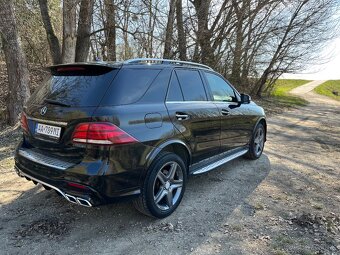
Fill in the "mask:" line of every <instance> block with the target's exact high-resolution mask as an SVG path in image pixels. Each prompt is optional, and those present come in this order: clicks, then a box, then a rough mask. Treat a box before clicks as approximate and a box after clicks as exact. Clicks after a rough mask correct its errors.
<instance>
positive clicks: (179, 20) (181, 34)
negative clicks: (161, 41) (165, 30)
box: [176, 0, 187, 61]
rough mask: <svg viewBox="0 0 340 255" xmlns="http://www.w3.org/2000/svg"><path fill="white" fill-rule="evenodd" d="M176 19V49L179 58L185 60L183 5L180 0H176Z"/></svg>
mask: <svg viewBox="0 0 340 255" xmlns="http://www.w3.org/2000/svg"><path fill="white" fill-rule="evenodd" d="M176 20H177V31H178V49H179V59H180V60H183V61H186V60H187V53H186V52H187V43H186V39H185V33H184V25H183V7H182V0H177V3H176Z"/></svg>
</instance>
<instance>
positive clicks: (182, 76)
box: [176, 69, 207, 101]
mask: <svg viewBox="0 0 340 255" xmlns="http://www.w3.org/2000/svg"><path fill="white" fill-rule="evenodd" d="M176 73H177V77H178V81H179V83H180V85H181V88H182V92H183V96H184V100H185V101H207V95H206V93H205V89H204V85H203V82H202V79H201V75H200V74H199V72H198V71H196V70H180V69H178V70H176Z"/></svg>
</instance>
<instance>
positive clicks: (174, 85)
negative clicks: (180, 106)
mask: <svg viewBox="0 0 340 255" xmlns="http://www.w3.org/2000/svg"><path fill="white" fill-rule="evenodd" d="M183 100H184V99H183V94H182V91H181V88H180V86H179V83H178V79H177V75H176V73H175V72H174V73H173V74H172V77H171V81H170V84H169V90H168V96H167V101H168V102H169V101H183Z"/></svg>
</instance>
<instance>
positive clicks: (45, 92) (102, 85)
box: [30, 69, 117, 107]
mask: <svg viewBox="0 0 340 255" xmlns="http://www.w3.org/2000/svg"><path fill="white" fill-rule="evenodd" d="M116 73H117V70H116V69H115V70H112V69H109V70H107V69H106V72H103V70H101V71H100V72H95V71H94V70H90V71H89V70H84V71H80V72H79V71H77V72H74V71H71V72H69V71H65V72H64V71H63V72H57V71H52V74H53V75H52V76H51V77H49V78H47V79H46V80H45V81H44V82H43V84H42V86H41V87H40V88H39V89H37V90H36V91H35V93H34V94H33V95H32V97H31V99H30V102H31V103H33V104H44V100H45V99H51V100H55V101H58V102H60V103H63V104H66V105H70V106H77V107H83V106H98V105H99V103H100V100H101V99H102V98H103V96H104V94H105V91H106V90H107V89H108V87H109V85H110V83H111V81H112V80H113V78H114V76H115V75H116Z"/></svg>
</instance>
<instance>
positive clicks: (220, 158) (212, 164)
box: [189, 147, 248, 175]
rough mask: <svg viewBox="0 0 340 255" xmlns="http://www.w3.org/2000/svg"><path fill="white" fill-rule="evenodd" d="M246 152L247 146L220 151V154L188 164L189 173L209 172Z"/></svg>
mask: <svg viewBox="0 0 340 255" xmlns="http://www.w3.org/2000/svg"><path fill="white" fill-rule="evenodd" d="M247 152H248V147H243V148H238V149H235V150H233V151H231V152H226V153H222V154H220V155H217V156H214V157H211V158H209V159H205V160H203V161H201V162H198V163H195V164H193V165H192V166H190V170H189V171H190V174H192V175H197V174H202V173H206V172H209V171H211V170H213V169H215V168H217V167H219V166H221V165H223V164H225V163H227V162H229V161H231V160H233V159H235V158H238V157H241V156H243V155H244V154H246V153H247Z"/></svg>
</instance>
